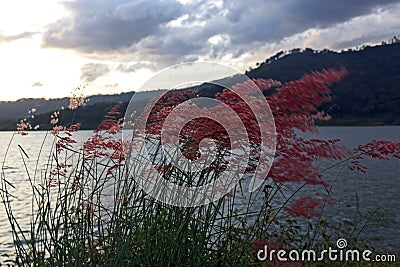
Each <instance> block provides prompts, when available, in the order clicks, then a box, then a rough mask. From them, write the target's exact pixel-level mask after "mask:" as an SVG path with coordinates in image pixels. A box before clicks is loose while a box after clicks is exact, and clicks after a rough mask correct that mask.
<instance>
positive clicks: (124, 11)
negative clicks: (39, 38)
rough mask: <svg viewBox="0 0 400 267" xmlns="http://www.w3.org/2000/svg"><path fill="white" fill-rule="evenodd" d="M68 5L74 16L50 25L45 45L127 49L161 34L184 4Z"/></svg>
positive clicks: (169, 0) (83, 1) (86, 1)
mask: <svg viewBox="0 0 400 267" xmlns="http://www.w3.org/2000/svg"><path fill="white" fill-rule="evenodd" d="M64 5H65V7H66V8H67V9H68V10H69V11H70V12H71V16H70V17H65V18H62V19H60V20H59V21H57V22H55V23H53V24H50V25H48V29H47V31H46V32H45V33H44V35H43V45H44V46H52V47H63V48H74V49H77V50H80V51H83V52H98V51H110V50H117V49H121V48H126V47H129V46H131V45H132V44H135V43H137V42H138V41H140V40H141V39H142V38H145V37H147V36H151V35H154V34H157V32H158V31H159V28H160V25H161V24H163V23H166V22H168V21H170V20H173V19H174V18H176V17H178V16H180V13H181V12H180V9H181V4H179V2H177V1H175V0H164V1H161V0H160V1H147V0H139V1H134V2H131V1H121V0H114V1H107V0H103V1H92V0H77V1H74V2H65V4H64Z"/></svg>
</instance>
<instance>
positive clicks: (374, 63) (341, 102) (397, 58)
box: [246, 38, 400, 125]
mask: <svg viewBox="0 0 400 267" xmlns="http://www.w3.org/2000/svg"><path fill="white" fill-rule="evenodd" d="M341 67H345V68H346V69H347V71H348V75H347V77H346V78H345V79H344V80H343V81H342V82H340V83H338V84H337V85H335V86H333V87H332V94H333V101H332V102H331V103H329V104H328V105H325V106H324V107H322V108H323V109H329V113H330V115H332V117H333V120H331V122H330V123H331V124H341V125H343V124H344V125H354V124H367V125H368V124H400V42H399V39H398V38H394V39H393V40H392V41H391V42H390V43H389V44H387V43H384V44H382V45H379V46H374V47H369V46H363V47H361V48H360V49H358V50H351V49H350V50H346V51H342V52H334V51H330V50H322V51H316V50H312V49H305V50H300V49H293V50H291V51H290V52H286V53H285V52H279V53H277V54H276V55H275V56H273V57H271V58H269V59H267V60H266V61H265V62H263V63H258V64H257V67H256V68H255V69H252V70H250V71H247V72H246V74H247V75H248V76H250V77H251V78H272V79H277V80H280V81H283V82H285V81H290V80H294V79H298V78H300V77H301V76H302V75H303V74H304V73H308V72H311V71H318V70H322V69H327V68H334V69H338V68H341Z"/></svg>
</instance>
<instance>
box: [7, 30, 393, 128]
mask: <svg viewBox="0 0 400 267" xmlns="http://www.w3.org/2000/svg"><path fill="white" fill-rule="evenodd" d="M342 67H345V68H346V69H347V71H348V75H347V76H346V78H345V79H344V80H343V81H342V82H340V83H338V84H336V85H334V86H333V87H332V97H333V101H332V102H330V103H328V104H325V105H324V106H322V107H320V109H322V110H329V114H330V115H331V116H332V118H333V119H332V120H330V121H329V122H328V124H331V125H382V124H400V41H399V39H398V38H393V39H392V40H391V41H390V42H388V43H382V45H379V46H374V47H370V46H363V47H361V48H358V49H349V50H346V51H341V52H335V51H330V50H326V49H325V50H322V51H317V50H313V49H310V48H308V49H304V50H302V49H292V50H291V51H287V52H279V53H277V54H276V55H274V56H272V57H270V58H268V59H267V60H265V61H264V62H262V63H257V66H256V67H255V68H253V69H250V70H248V71H246V74H247V75H248V76H249V77H251V78H272V79H276V80H279V81H282V82H286V81H290V80H294V79H298V78H300V77H301V76H302V75H303V74H305V73H309V72H311V71H319V70H322V69H329V68H333V69H339V68H342ZM228 80H230V81H234V80H235V78H234V77H233V79H232V78H229V79H228ZM191 89H197V90H198V91H199V95H201V96H213V95H215V93H216V92H218V91H220V90H221V88H220V87H218V86H215V85H213V84H210V83H205V84H202V85H199V86H195V87H192V88H191ZM153 94H156V95H157V94H158V92H155V91H149V92H140V93H137V95H136V96H135V97H136V98H137V97H139V98H143V100H146V99H150V98H152V97H153ZM132 95H133V92H131V93H123V94H118V95H106V96H91V97H90V101H89V102H88V103H87V104H86V105H85V106H84V107H81V108H80V109H78V110H76V111H75V112H76V113H74V114H72V113H71V112H70V111H67V110H65V111H62V113H65V114H61V115H63V116H61V117H65V118H66V121H68V120H69V118H70V117H71V119H72V118H75V119H76V118H79V119H80V120H81V121H82V122H86V125H85V124H84V126H83V127H84V128H86V129H87V128H95V127H96V125H98V124H99V123H100V122H101V119H102V118H103V117H104V115H105V114H106V110H107V109H109V108H110V107H111V106H113V105H114V104H115V103H117V102H124V105H123V107H126V106H127V103H128V101H129V100H130V98H131V97H132ZM67 102H68V101H67V99H58V100H45V99H23V100H19V101H16V102H0V130H14V129H15V123H16V121H17V119H20V118H23V117H24V116H25V115H26V114H27V111H28V110H29V109H31V108H33V107H34V108H36V109H37V113H36V118H35V120H34V121H33V122H32V123H33V124H35V125H37V124H39V125H41V129H49V128H51V125H49V118H50V116H51V114H52V112H53V111H54V110H60V107H61V106H66V105H67ZM122 112H123V110H122ZM70 113H71V114H70Z"/></svg>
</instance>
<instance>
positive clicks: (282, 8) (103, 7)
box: [43, 0, 400, 71]
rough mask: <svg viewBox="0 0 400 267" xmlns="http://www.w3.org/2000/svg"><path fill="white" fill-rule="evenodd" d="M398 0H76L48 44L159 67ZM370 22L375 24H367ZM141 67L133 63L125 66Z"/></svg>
mask: <svg viewBox="0 0 400 267" xmlns="http://www.w3.org/2000/svg"><path fill="white" fill-rule="evenodd" d="M399 2H400V1H398V0H375V1H372V0H354V1H348V0H336V1H326V0H285V1H283V0H282V1H275V0H248V1H234V0H226V1H223V2H220V3H219V2H216V1H212V0H199V1H195V2H189V3H187V4H185V5H183V4H181V3H179V2H177V1H176V0H157V1H147V0H137V1H128V0H109V1H107V0H102V1H96V2H94V1H92V0H77V1H74V2H66V3H65V6H66V8H67V9H68V10H69V11H70V12H71V15H70V16H69V17H65V18H62V19H61V20H59V21H57V22H55V23H53V24H51V25H48V29H47V30H46V32H45V33H44V34H43V44H44V45H45V46H53V47H62V48H71V49H76V50H78V51H80V52H84V53H88V52H93V53H96V54H100V55H101V54H103V55H109V54H110V53H116V54H123V55H129V56H130V57H132V58H131V59H132V60H133V61H138V62H141V61H146V62H157V63H158V64H159V65H158V66H159V67H162V66H163V65H166V64H173V63H178V62H181V61H186V60H188V59H196V58H198V57H199V56H208V58H222V57H223V56H224V55H226V54H228V53H230V54H231V55H232V56H233V57H240V56H241V55H242V54H243V53H244V52H246V51H249V50H252V49H254V48H257V47H260V46H262V45H265V44H267V43H273V42H279V41H281V40H283V39H284V38H286V37H291V36H294V35H296V34H300V33H302V32H304V31H306V30H308V29H326V28H329V27H335V26H336V25H338V24H340V23H343V22H347V21H350V20H351V19H353V18H356V17H359V16H363V15H367V14H371V13H373V12H377V9H378V8H389V7H390V6H391V4H395V3H399ZM365 27H368V25H367V24H366V25H365ZM140 67H149V66H141V65H140V64H139V65H137V64H134V65H131V66H129V67H126V66H125V67H124V68H122V67H121V69H120V71H131V70H135V69H137V68H140Z"/></svg>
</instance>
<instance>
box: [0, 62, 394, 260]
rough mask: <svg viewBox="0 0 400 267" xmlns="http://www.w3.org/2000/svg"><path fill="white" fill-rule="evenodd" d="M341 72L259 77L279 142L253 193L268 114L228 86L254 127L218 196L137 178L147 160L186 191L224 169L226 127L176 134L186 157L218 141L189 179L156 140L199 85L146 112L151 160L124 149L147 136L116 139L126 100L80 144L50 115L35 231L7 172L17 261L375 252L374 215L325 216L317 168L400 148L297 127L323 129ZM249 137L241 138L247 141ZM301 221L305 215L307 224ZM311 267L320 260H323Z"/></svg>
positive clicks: (205, 123) (36, 191)
mask: <svg viewBox="0 0 400 267" xmlns="http://www.w3.org/2000/svg"><path fill="white" fill-rule="evenodd" d="M344 75H345V70H343V69H342V70H337V71H334V70H331V71H323V72H316V73H311V74H308V75H304V76H303V77H302V78H301V79H299V80H295V81H291V82H283V83H281V82H279V81H273V80H255V83H256V84H257V85H258V86H259V87H260V88H261V89H263V90H264V91H271V93H270V94H267V96H266V98H267V99H268V102H269V103H270V108H271V111H272V113H273V116H274V120H275V121H274V124H275V126H276V142H277V143H276V153H275V158H274V160H273V163H272V166H271V169H270V172H269V173H268V176H263V177H257V178H259V179H262V180H264V179H265V180H266V184H264V186H262V187H260V188H258V189H257V190H255V191H254V192H251V193H250V192H248V191H247V190H246V189H247V185H248V182H249V177H251V176H252V175H260V174H259V173H257V166H258V165H260V164H263V162H261V160H260V158H261V157H262V155H260V153H259V152H260V151H263V150H262V149H263V148H262V146H263V145H262V144H263V140H262V139H263V133H262V132H261V131H260V129H262V127H263V125H261V124H262V123H266V124H268V123H271V120H268V121H258V120H257V118H256V116H257V112H259V111H260V110H257V109H256V110H252V109H251V107H250V106H249V105H248V104H246V103H244V102H243V100H240V99H239V98H238V97H237V95H236V94H235V93H233V92H232V91H230V90H224V91H223V92H222V93H221V94H218V95H217V96H216V97H217V100H219V101H221V102H223V103H224V104H226V105H227V106H229V107H230V108H231V109H232V110H233V111H234V112H235V114H237V115H238V116H239V118H240V120H241V121H242V122H243V125H244V126H245V128H246V131H247V133H248V139H249V140H247V141H246V142H247V145H248V147H249V149H250V152H251V153H250V155H251V157H250V160H249V162H248V165H247V167H246V168H245V169H246V174H247V175H248V176H247V179H246V178H244V179H241V180H240V181H239V183H238V184H237V185H236V186H235V187H234V188H233V190H231V191H226V192H224V191H223V190H224V188H214V189H215V191H213V192H214V193H215V194H217V193H220V192H221V191H223V194H222V197H221V198H219V199H218V200H216V201H214V202H211V203H208V204H206V205H200V206H183V207H180V206H171V205H168V204H165V203H162V202H160V201H157V200H155V199H154V198H152V197H150V195H149V192H146V191H144V190H142V187H141V184H140V183H139V182H138V179H146V177H148V176H146V172H145V171H143V172H139V173H138V172H135V171H134V170H135V169H141V168H145V167H148V166H147V165H149V166H150V168H151V170H152V171H156V172H157V173H158V174H159V178H160V179H163V180H164V179H165V180H166V181H169V182H172V183H175V184H179V185H182V184H183V185H185V186H188V185H193V184H197V185H201V184H203V183H207V182H209V181H214V180H215V179H216V177H218V175H219V174H221V173H223V172H224V171H225V170H226V166H227V164H229V158H227V157H226V155H229V151H230V148H231V146H232V144H231V143H230V140H229V136H227V134H228V133H227V132H226V131H224V129H223V127H222V126H221V125H219V124H217V123H215V122H213V121H210V120H206V119H205V118H200V119H199V120H194V121H193V123H189V124H187V125H185V127H183V128H182V129H180V131H179V135H178V138H179V141H180V142H179V144H180V147H179V151H182V153H183V155H185V157H187V158H189V159H191V160H196V159H198V157H199V156H200V155H199V147H201V141H202V140H204V139H205V138H211V139H213V140H214V141H215V147H216V148H217V153H216V155H217V156H216V158H215V159H214V160H213V161H212V162H211V163H210V164H209V165H207V166H205V168H204V169H202V170H201V171H198V172H195V173H194V174H192V172H190V171H188V170H185V169H183V168H179V166H175V165H173V164H172V163H171V162H170V161H168V160H166V158H165V157H164V156H163V155H165V154H161V155H160V154H159V153H160V152H159V151H161V150H160V146H161V145H164V143H161V142H160V141H163V140H162V129H163V127H165V125H164V122H165V121H166V119H167V117H168V116H169V115H170V112H171V110H173V109H174V108H175V107H177V106H178V105H179V104H181V103H183V102H184V101H185V100H187V99H190V98H193V97H197V94H196V93H197V92H196V91H190V90H186V91H176V92H169V93H168V94H166V95H164V97H163V98H161V99H159V101H157V102H156V103H155V106H154V108H152V109H151V111H150V115H149V117H148V118H144V119H145V130H146V131H145V134H144V135H143V137H144V139H143V140H145V143H144V145H145V146H146V147H147V148H148V149H149V150H148V151H149V155H148V156H149V158H150V159H151V161H150V163H149V162H148V161H146V160H145V159H144V158H133V159H134V161H132V157H131V154H130V153H129V151H131V149H134V148H135V146H137V145H139V144H140V143H139V144H138V143H135V142H125V141H127V140H126V139H121V136H120V134H121V131H122V128H123V124H122V121H121V120H120V119H119V118H120V116H121V111H120V110H121V108H122V107H123V104H122V103H120V104H118V105H116V106H114V107H112V108H111V109H109V110H108V113H107V116H106V117H105V119H104V120H103V121H102V123H101V124H100V125H99V127H98V129H97V130H96V131H95V132H94V133H93V135H92V136H91V137H90V138H89V139H87V140H85V141H84V142H83V143H81V144H78V143H77V141H76V133H77V132H78V131H79V128H80V124H79V123H73V124H72V125H71V126H69V127H64V126H61V121H60V118H61V117H60V114H61V113H53V117H52V118H51V121H50V124H51V125H53V129H52V134H53V135H54V143H53V149H52V152H51V154H50V155H49V157H48V162H47V164H46V165H45V166H46V170H45V172H44V173H43V174H42V175H38V177H36V176H35V175H34V174H32V173H29V171H28V169H27V177H28V179H27V181H29V182H30V183H31V185H32V214H31V224H30V225H29V226H28V229H26V228H24V227H23V226H22V225H20V224H19V219H18V218H17V217H15V216H14V213H13V205H14V203H15V201H17V200H16V199H14V197H13V195H12V190H15V187H14V186H13V184H12V181H11V180H10V179H8V178H7V177H6V176H5V175H4V173H2V188H1V190H0V193H1V197H2V200H3V203H4V205H5V208H6V211H7V216H8V219H9V222H10V226H11V230H12V233H13V237H14V244H15V250H16V259H15V262H16V263H17V264H19V265H29V266H36V265H38V266H118V265H120V266H136V265H137V266H177V265H179V266H205V265H209V266H240V265H256V264H263V263H262V262H260V261H258V259H257V253H258V251H259V250H260V249H262V248H263V247H264V246H265V245H268V246H270V248H271V249H272V248H275V249H279V248H286V249H289V248H296V249H299V251H302V250H305V249H312V248H314V249H317V250H320V249H324V248H327V247H332V248H336V244H335V242H336V240H337V239H338V238H346V240H347V241H348V242H349V243H348V247H349V248H352V249H360V250H362V249H366V248H368V246H367V244H365V243H364V242H363V241H362V240H361V239H360V238H359V235H358V233H359V232H360V231H362V229H363V225H365V224H367V223H368V216H367V217H365V216H364V215H363V214H357V216H356V218H355V219H356V220H355V221H354V224H343V225H339V226H336V228H335V227H332V226H331V225H329V224H328V223H327V222H326V221H324V220H321V219H320V215H321V213H322V212H323V209H324V207H325V205H329V204H330V203H331V202H332V199H333V197H334V196H332V195H331V193H330V190H329V185H328V184H327V183H326V182H325V181H324V180H322V178H321V177H322V173H323V171H324V170H320V169H318V168H317V167H316V166H315V164H314V163H315V162H316V161H317V160H319V159H322V158H324V159H330V160H341V161H342V162H346V163H348V167H349V168H350V169H352V170H355V171H365V168H364V167H363V166H362V165H361V164H360V159H362V158H363V157H372V158H377V159H387V158H388V157H391V156H394V157H397V158H400V143H396V142H389V141H379V142H378V141H375V142H372V143H368V144H365V145H361V146H359V147H358V148H356V149H355V150H354V151H348V150H347V149H346V148H344V147H343V146H341V145H340V143H339V141H338V140H319V139H311V140H309V139H304V138H301V137H300V136H298V135H297V134H296V133H297V132H298V131H303V132H310V131H316V128H315V127H314V123H315V122H316V121H318V120H324V119H326V117H325V116H324V114H322V113H320V112H318V109H317V107H318V106H320V105H321V104H323V103H325V102H328V101H329V100H330V91H329V89H328V87H329V86H332V85H333V84H334V83H336V82H338V81H340V80H341V79H343V77H344ZM236 86H237V88H238V89H241V90H242V92H244V94H245V95H247V96H248V97H249V99H251V100H252V101H255V102H254V103H258V101H259V100H260V99H254V98H251V96H252V91H251V90H250V89H251V88H249V87H248V84H239V85H236ZM82 103H83V100H82V99H81V98H79V97H78V98H76V97H74V98H73V99H71V102H70V104H69V107H70V109H72V111H71V112H72V113H73V112H75V111H76V110H79V109H76V108H78V106H79V105H81V104H82ZM153 104H154V103H153ZM221 106H222V105H216V106H213V107H211V108H210V110H209V111H210V113H215V112H218V111H219V109H220V108H221ZM252 106H253V107H256V108H257V107H258V108H260V109H261V108H263V107H259V106H257V105H252ZM198 108H199V107H196V106H191V111H192V112H195V113H196V112H198ZM65 114H66V115H65V116H69V115H68V114H69V113H65ZM76 117H77V115H75V118H76ZM68 118H69V117H68ZM141 119H143V118H142V117H139V121H140V120H141ZM224 119H225V120H226V122H227V123H229V124H230V123H231V122H233V120H237V117H235V116H233V115H232V116H230V115H229V114H226V116H225V117H224ZM260 123H261V124H260ZM18 127H19V129H18V130H19V133H21V134H27V132H26V131H25V130H26V128H27V127H29V125H28V124H27V123H25V122H21V123H20V124H19V126H18ZM221 127H222V128H221ZM274 136H275V135H274ZM244 141H245V140H235V142H239V143H241V144H242V142H244ZM166 142H167V143H168V140H167V141H166ZM243 144H245V143H243ZM139 148H140V149H141V148H142V147H139ZM20 150H21V159H22V162H23V163H24V162H25V160H26V155H27V153H26V152H25V150H24V148H23V147H22V146H20ZM127 152H128V153H127ZM163 153H167V152H165V150H164V152H163ZM227 153H228V154H227ZM135 160H136V161H135ZM176 160H179V158H178V159H176ZM245 177H246V176H245ZM317 185H318V186H320V187H321V189H322V192H320V193H324V192H325V193H326V194H318V195H315V196H301V197H299V196H298V195H297V193H298V192H299V191H300V190H301V189H302V188H304V187H308V186H317ZM160 190H163V189H162V188H161V189H160ZM358 215H359V216H358ZM299 218H303V219H305V220H306V221H308V222H309V224H308V226H309V227H308V229H306V230H305V231H304V229H302V227H301V225H300V223H298V220H299ZM327 262H328V263H330V262H329V261H327ZM278 263H279V262H276V261H273V262H265V264H266V265H268V264H272V265H275V264H278ZM279 264H281V263H279ZM303 264H307V262H291V265H292V266H293V265H298V266H302V265H303ZM311 264H315V265H316V266H318V264H319V262H312V263H311ZM322 264H326V262H325V261H323V262H322ZM340 264H341V263H340Z"/></svg>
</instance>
